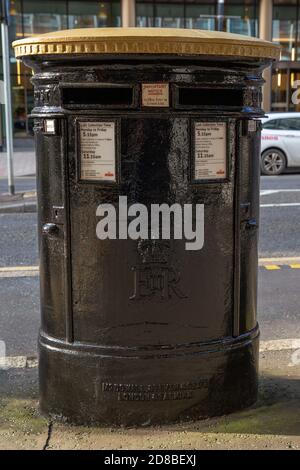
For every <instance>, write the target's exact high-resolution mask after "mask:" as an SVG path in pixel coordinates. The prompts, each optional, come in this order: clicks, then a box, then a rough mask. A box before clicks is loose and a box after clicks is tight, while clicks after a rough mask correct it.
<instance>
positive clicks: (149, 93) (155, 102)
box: [142, 83, 169, 108]
mask: <svg viewBox="0 0 300 470" xmlns="http://www.w3.org/2000/svg"><path fill="white" fill-rule="evenodd" d="M142 106H151V107H157V108H167V107H168V106H169V84H168V83H142Z"/></svg>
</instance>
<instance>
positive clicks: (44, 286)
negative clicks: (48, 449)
mask: <svg viewBox="0 0 300 470" xmlns="http://www.w3.org/2000/svg"><path fill="white" fill-rule="evenodd" d="M24 62H25V63H26V64H27V65H29V66H30V67H32V68H33V69H34V71H35V74H34V77H33V84H34V89H35V92H34V93H35V107H34V109H33V111H32V116H33V118H34V122H35V125H34V130H35V141H36V153H37V180H38V207H39V234H40V236H39V240H40V241H39V243H40V276H41V310H42V325H41V331H40V337H39V355H40V359H39V360H40V363H39V364H40V365H39V371H40V372H39V373H40V405H41V410H42V411H43V412H45V413H47V414H49V415H52V416H56V417H62V418H66V419H68V420H70V421H73V422H78V423H87V422H88V423H107V424H112V423H116V424H125V425H131V424H140V425H145V424H150V423H151V424H152V423H163V422H168V421H173V420H177V419H190V418H199V417H207V416H212V415H218V414H223V413H228V412H231V411H233V410H238V409H241V408H243V407H246V406H249V405H251V404H252V403H253V402H255V400H256V395H257V374H258V338H259V329H258V324H257V319H256V290H257V227H258V218H259V213H258V212H259V157H260V122H259V120H258V118H259V117H260V116H261V115H262V114H263V113H262V110H261V108H260V106H261V86H262V83H263V81H262V76H261V73H262V69H263V68H264V67H265V66H266V64H267V63H268V60H264V59H257V58H252V59H250V58H245V57H221V56H220V57H216V56H214V57H212V56H198V57H194V56H193V57H188V56H187V57H185V56H178V57H176V56H172V55H170V56H168V55H159V54H155V55H151V54H148V55H143V54H140V55H139V54H137V55H133V54H122V55H114V54H111V55H101V54H69V55H66V54H62V55H59V54H56V55H55V56H54V55H53V56H51V55H50V56H49V55H47V56H46V55H45V56H43V55H37V56H34V55H33V56H30V57H25V58H24ZM161 83H163V84H167V85H168V87H167V93H168V97H167V98H166V94H164V93H165V91H166V89H164V91H163V94H164V96H163V97H162V98H161V99H162V100H164V101H163V106H153V105H150V106H149V103H150V104H151V100H150V101H147V99H148V98H147V96H146V91H143V89H142V85H143V84H152V85H153V84H161ZM143 93H145V95H144V96H143ZM155 99H156V98H155V97H154V100H155ZM166 100H167V101H166ZM166 104H167V105H166ZM99 122H100V123H106V124H107V123H114V125H113V129H114V143H115V158H116V167H115V169H116V177H115V180H114V181H111V180H110V181H92V180H84V179H82V178H81V173H80V171H81V170H80V168H81V167H80V165H81V164H83V163H82V158H83V157H82V147H81V143H80V141H79V134H80V126H81V125H82V123H85V124H84V125H86V126H87V127H86V128H87V129H90V130H93V126H94V125H95V124H94V123H99ZM198 123H200V125H199V124H198ZM201 123H202V124H201ZM89 126H90V127H89ZM197 126H199V127H197ZM201 126H202V127H201ZM209 126H212V127H214V126H215V128H216V129H217V132H218V129H219V130H220V127H222V126H224V127H223V128H224V129H225V137H224V136H223V137H224V139H223V141H222V146H223V147H222V148H225V155H226V164H225V167H226V168H225V173H226V174H225V175H223V176H222V175H221V177H220V179H218V178H215V179H205V178H203V177H201V178H196V173H195V172H196V170H195V165H196V160H195V158H194V157H195V152H197V145H199V141H198V140H197V138H198V137H199V135H200V144H201V135H203V134H202V131H203V132H204V133H205V130H207V129H209V128H210V127H209ZM97 129H98V128H97ZM199 132H200V133H199ZM197 133H198V134H197ZM96 134H97V130H96ZM80 135H81V134H80ZM197 136H198V137H197ZM224 146H225V147H224ZM198 156H199V154H198ZM200 157H201V155H200ZM108 175H111V173H109V172H108ZM119 196H127V198H128V206H130V205H131V204H133V203H140V204H144V205H145V206H147V207H150V206H151V204H162V203H166V204H168V205H172V204H174V203H179V204H180V205H181V206H183V205H184V204H194V205H195V204H204V223H205V225H204V227H205V230H204V245H203V247H202V248H201V249H199V250H194V251H188V250H186V249H185V243H186V240H184V239H183V240H174V239H171V240H169V241H168V240H148V241H147V240H131V239H116V240H109V239H107V240H99V239H98V238H97V236H96V227H97V223H98V222H99V217H97V215H96V210H97V207H98V205H99V204H104V203H109V204H114V205H115V206H117V205H118V202H119ZM171 238H172V237H171Z"/></svg>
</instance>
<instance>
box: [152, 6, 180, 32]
mask: <svg viewBox="0 0 300 470" xmlns="http://www.w3.org/2000/svg"><path fill="white" fill-rule="evenodd" d="M154 13H155V20H154V26H156V27H158V28H184V4H183V2H182V1H179V0H178V1H177V2H176V3H175V2H171V3H169V2H156V3H155V11H154Z"/></svg>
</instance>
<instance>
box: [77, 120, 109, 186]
mask: <svg viewBox="0 0 300 470" xmlns="http://www.w3.org/2000/svg"><path fill="white" fill-rule="evenodd" d="M79 134H80V178H81V179H82V180H92V181H102V180H104V181H116V143H115V122H104V121H94V122H92V121H81V122H79Z"/></svg>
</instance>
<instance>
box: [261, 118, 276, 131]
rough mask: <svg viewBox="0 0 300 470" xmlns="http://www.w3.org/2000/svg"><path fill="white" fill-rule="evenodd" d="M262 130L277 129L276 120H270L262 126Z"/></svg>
mask: <svg viewBox="0 0 300 470" xmlns="http://www.w3.org/2000/svg"><path fill="white" fill-rule="evenodd" d="M262 127H263V129H278V119H271V120H270V121H267V122H265V123H264V124H263V125H262Z"/></svg>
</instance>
